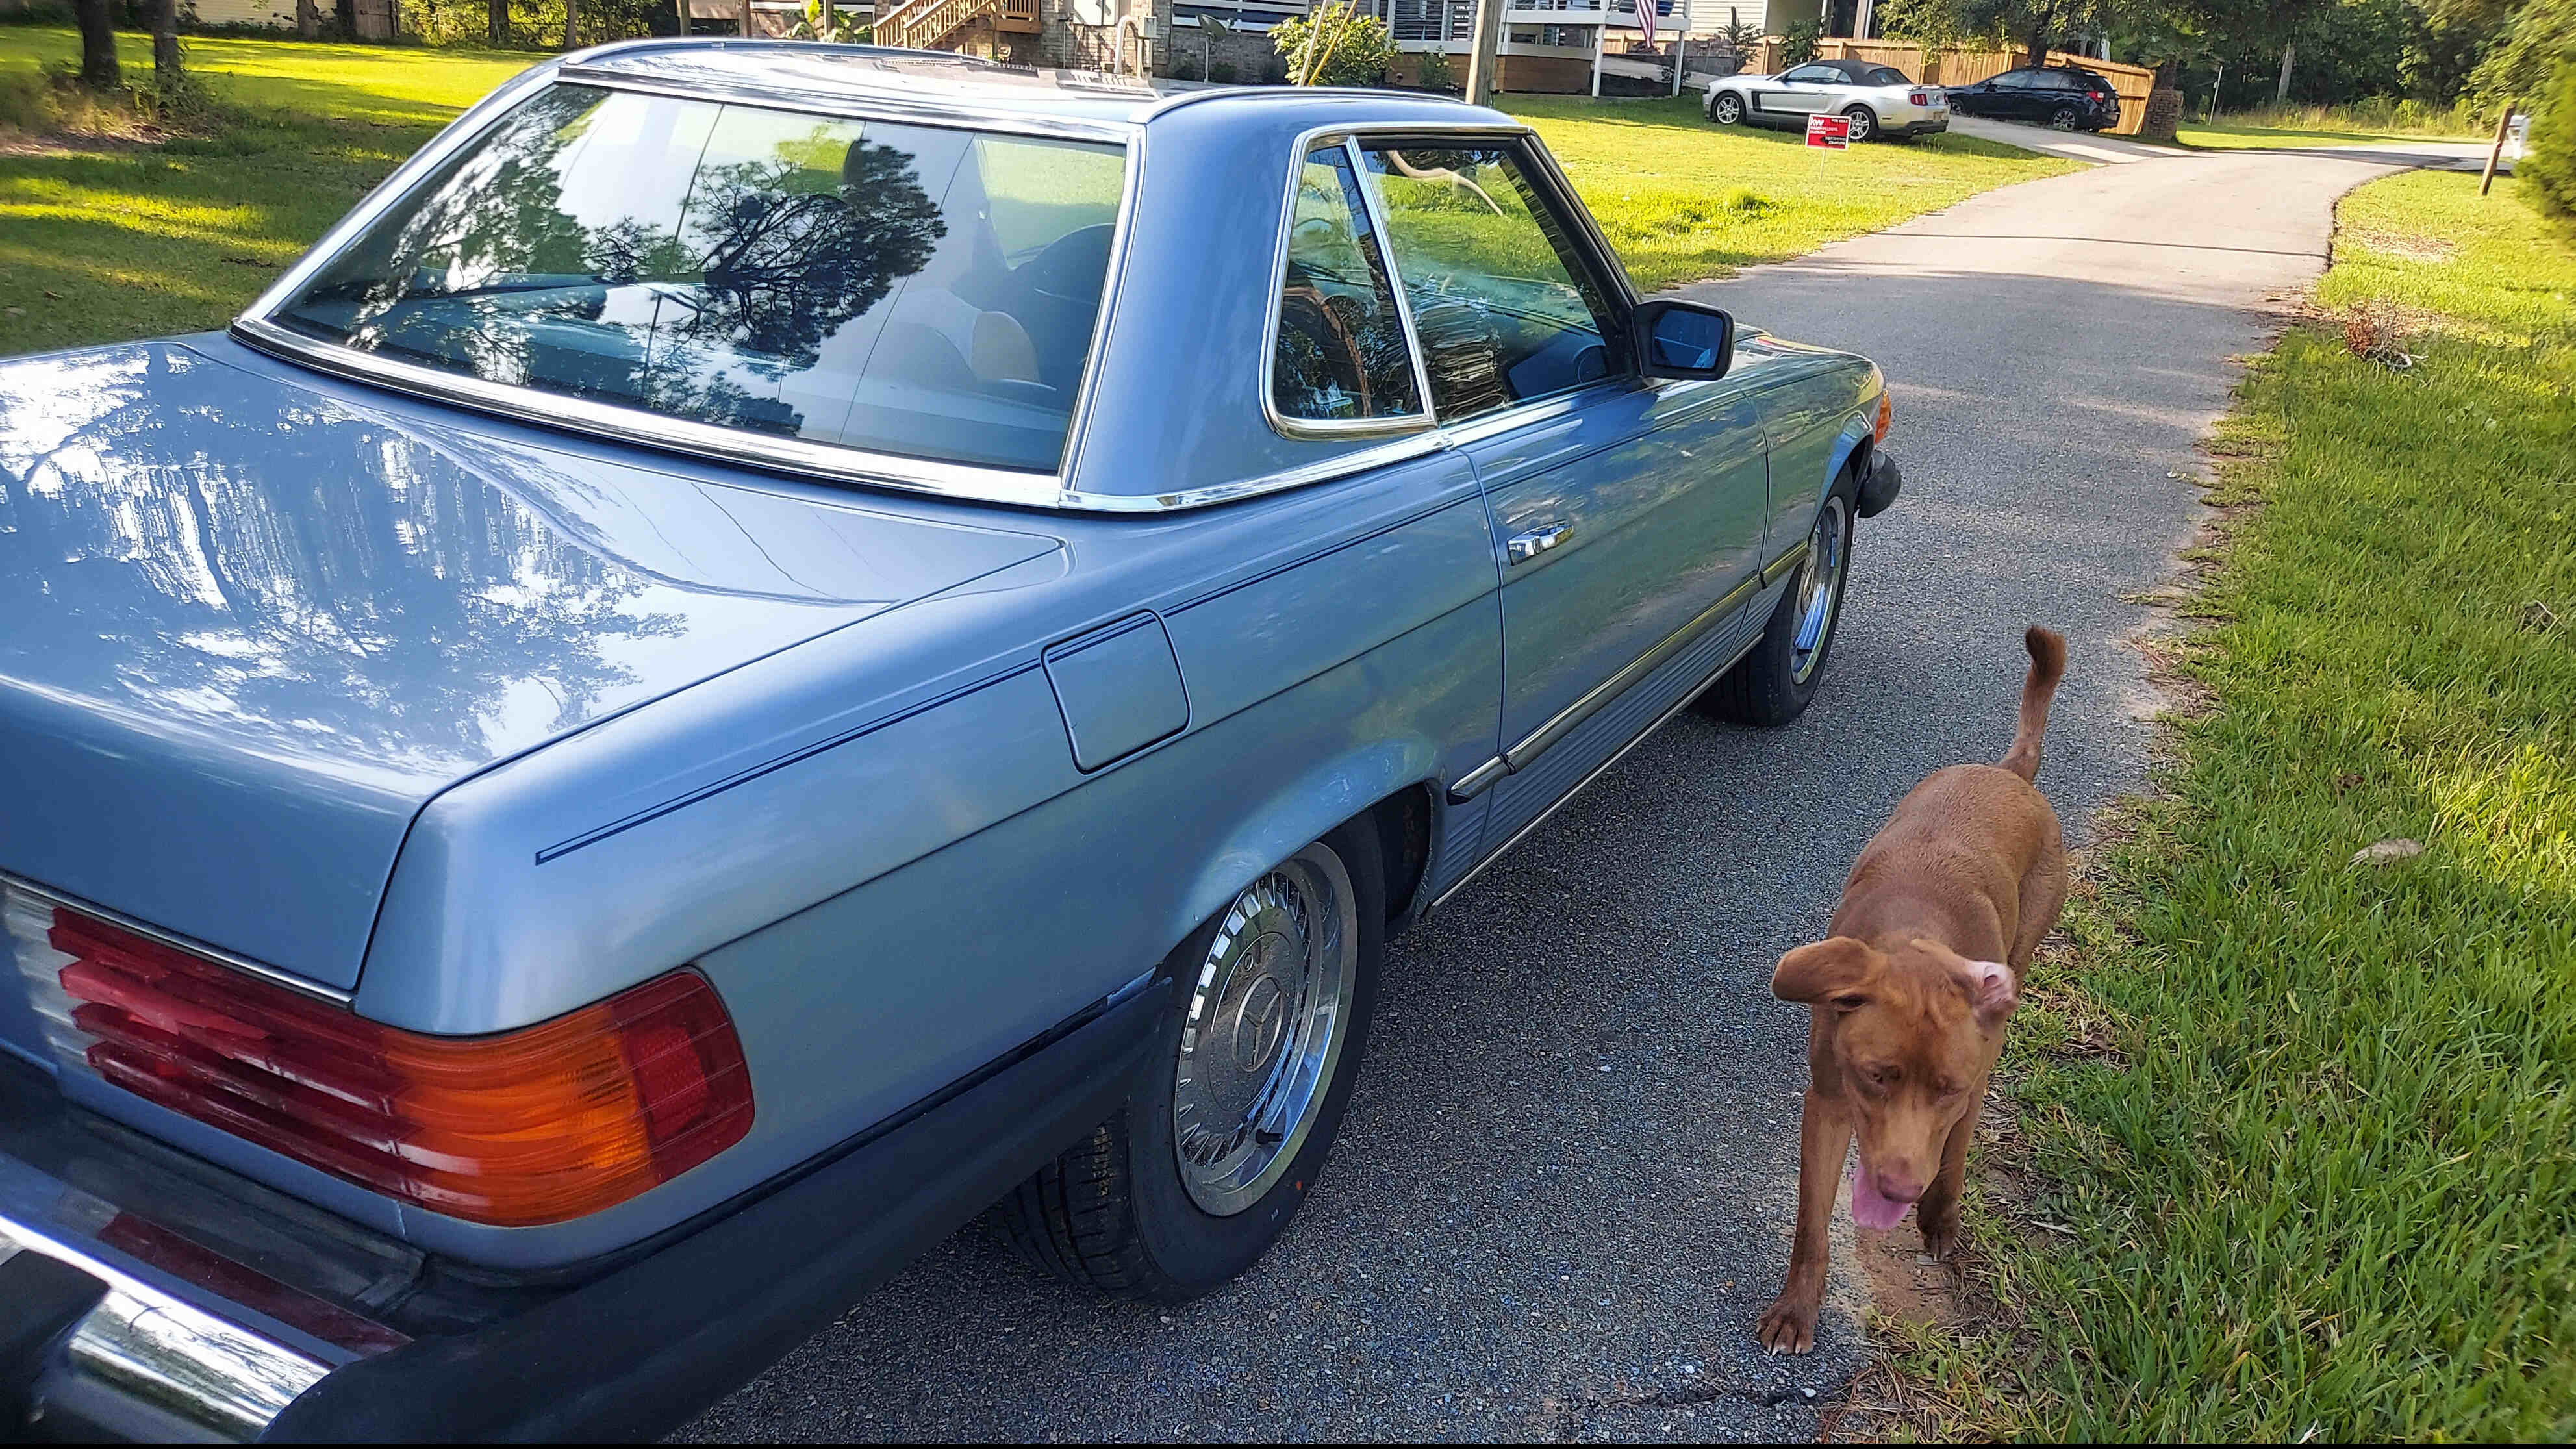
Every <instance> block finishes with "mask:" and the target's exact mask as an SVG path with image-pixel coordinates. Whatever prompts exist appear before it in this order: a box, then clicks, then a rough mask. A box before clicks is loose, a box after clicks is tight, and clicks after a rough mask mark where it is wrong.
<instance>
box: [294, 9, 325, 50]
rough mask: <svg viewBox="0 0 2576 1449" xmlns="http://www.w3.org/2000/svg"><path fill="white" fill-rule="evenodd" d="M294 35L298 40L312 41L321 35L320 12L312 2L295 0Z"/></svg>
mask: <svg viewBox="0 0 2576 1449" xmlns="http://www.w3.org/2000/svg"><path fill="white" fill-rule="evenodd" d="M295 34H296V38H297V39H299V40H312V39H315V38H317V37H318V36H320V35H321V34H322V10H321V7H320V6H317V5H315V4H314V3H313V0H295Z"/></svg>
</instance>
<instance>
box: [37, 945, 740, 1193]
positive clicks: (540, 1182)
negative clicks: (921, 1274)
mask: <svg viewBox="0 0 2576 1449" xmlns="http://www.w3.org/2000/svg"><path fill="white" fill-rule="evenodd" d="M46 941H47V943H48V944H50V945H51V946H52V948H53V949H54V950H55V951H58V952H60V953H62V954H63V955H65V956H69V957H71V958H72V959H71V961H70V962H69V964H67V965H64V966H62V967H61V968H60V979H61V982H62V988H63V992H64V994H65V995H66V996H67V997H69V998H70V1007H71V1013H70V1024H71V1026H72V1027H73V1028H74V1031H75V1032H76V1034H77V1037H78V1038H79V1039H85V1040H86V1043H87V1045H86V1048H85V1055H86V1056H87V1059H88V1062H89V1065H90V1066H91V1068H92V1069H94V1070H95V1071H97V1072H98V1074H99V1075H100V1076H101V1077H102V1078H104V1079H106V1080H107V1081H109V1082H111V1083H113V1084H115V1085H117V1086H119V1087H123V1088H125V1089H126V1090H128V1091H131V1092H133V1093H135V1094H137V1095H139V1096H143V1097H147V1098H149V1099H151V1100H152V1101H155V1102H158V1103H160V1104H161V1105H162V1106H165V1107H168V1108H170V1109H171V1110H172V1111H175V1112H181V1113H184V1114H186V1115H188V1116H190V1117H194V1118H196V1119H197V1120H198V1121H200V1122H206V1123H211V1124H212V1125H214V1126H216V1127H220V1128H222V1129H223V1130H225V1131H227V1132H230V1133H233V1134H234V1135H236V1136H239V1137H245V1138H248V1139H250V1140H251V1141H253V1142H256V1143H259V1144H260V1145H261V1146H263V1147H268V1148H272V1149H274V1150H276V1151H278V1152H281V1153H284V1154H286V1155H287V1156H289V1157H292V1158H294V1159H296V1160H297V1161H299V1162H304V1163H308V1164H310V1165H312V1166H314V1167H318V1168H320V1169H322V1170H323V1171H325V1172H328V1173H331V1174H333V1175H335V1176H338V1177H344V1178H347V1179H348V1180H350V1181H352V1182H356V1183H360V1184H363V1185H365V1186H367V1187H370V1188H373V1189H375V1190H376V1191H378V1192H381V1193H385V1194H388V1195H390V1196H393V1197H398V1198H401V1199H403V1200H405V1201H408V1202H414V1203H418V1204H420V1205H421V1206H423V1207H426V1208H429V1209H430V1210H432V1211H434V1212H440V1213H445V1214H447V1215H448V1216H450V1217H458V1218H465V1219H468V1220H470V1221H473V1222H478V1223H495V1224H503V1225H512V1226H516V1225H525V1224H531V1223H551V1222H561V1221H563V1220H564V1219H566V1218H575V1217H580V1216H581V1215H583V1214H585V1213H592V1212H597V1211H598V1210H599V1209H601V1208H604V1207H607V1206H609V1205H610V1204H612V1203H618V1202H623V1201H625V1200H626V1199H627V1198H630V1197H633V1196H635V1195H636V1194H637V1193H640V1192H642V1191H644V1190H645V1189H647V1188H649V1187H652V1186H654V1185H656V1184H658V1183H663V1182H668V1181H669V1180H671V1179H672V1178H674V1177H677V1176H679V1175H680V1174H681V1173H683V1172H686V1171H688V1170H689V1169H690V1168H692V1167H695V1166H697V1165H698V1164H699V1163H701V1162H704V1161H706V1160H707V1159H708V1158H710V1157H713V1156H714V1155H716V1154H717V1153H718V1152H721V1151H723V1150H724V1149H725V1148H727V1147H730V1146H732V1145H733V1144H734V1143H736V1142H739V1141H741V1140H742V1137H743V1134H744V1133H746V1132H748V1131H749V1130H751V1075H750V1073H749V1072H748V1071H747V1070H746V1069H745V1067H744V1065H743V1059H742V1044H741V1042H740V1041H739V1040H738V1039H737V1038H736V1037H735V1035H734V1030H733V1022H732V1020H731V1018H729V1017H727V1016H726V1015H725V1009H724V1004H723V1003H722V1002H721V1001H719V1000H717V998H716V993H715V990H714V988H712V987H710V986H708V985H707V983H706V980H705V979H704V978H703V977H701V976H699V975H698V974H697V973H696V972H694V971H674V972H672V973H670V974H669V975H667V976H661V977H657V978H655V979H654V980H651V981H648V982H646V983H644V984H643V985H641V986H638V987H635V988H634V989H632V990H629V991H625V992H621V993H619V994H618V995H616V996H612V997H610V998H609V999H608V1000H606V1001H602V1002H599V1003H596V1004H595V1005H591V1006H585V1007H583V1008H581V1009H580V1010H578V1011H575V1012H572V1013H570V1014H568V1015H564V1016H559V1017H556V1018H555V1019H554V1020H552V1021H549V1022H545V1023H542V1024H540V1025H537V1026H532V1027H527V1028H524V1029H522V1030H519V1031H511V1032H503V1033H501V1034H499V1035H497V1036H483V1037H434V1036H422V1035H419V1034H417V1033H413V1032H407V1031H398V1030H396V1029H394V1028H392V1027H388V1026H379V1025H377V1024H376V1023H374V1022H371V1021H366V1020H363V1019H361V1018H359V1017H357V1016H354V1015H352V1014H350V1013H349V1012H347V1011H345V1010H342V1009H340V1008H338V1007H335V1006H332V1005H328V1004H326V1003H323V1002H320V1001H315V1000H311V999H308V998H306V997H303V996H299V995H297V994H296V993H294V992H292V991H289V990H286V989H285V988H283V987H279V986H273V985H270V984H268V983H267V982H264V981H258V980H255V979H253V978H251V977H249V976H247V975H244V974H243V973H241V972H239V971H235V970H232V969H231V968H229V967H225V966H222V965H218V964H216V963H215V962H212V961H208V960H204V959H202V958H200V957H197V956H194V955H191V954H190V953H188V952H186V951H183V950H180V949H178V948H177V947H174V946H170V945H166V944H164V943H162V942H160V941H156V940H153V939H152V938H150V937H147V936H143V935H139V934H137V933H136V932H133V931H129V930H126V929H124V928H123V927H120V926H116V925H112V924H110V923H108V922H106V921H101V920H98V919H96V918H94V917H91V916H88V915H85V914H83V913H81V912H78V911H75V910H72V909H70V908H69V907H60V906H58V907H55V908H54V911H53V922H52V929H51V930H50V931H49V932H47V934H46ZM65 1044H66V1045H72V1044H73V1043H65Z"/></svg>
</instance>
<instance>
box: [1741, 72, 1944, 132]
mask: <svg viewBox="0 0 2576 1449" xmlns="http://www.w3.org/2000/svg"><path fill="white" fill-rule="evenodd" d="M1700 108H1701V109H1702V110H1703V111H1705V112H1706V113H1707V114H1708V118H1709V119H1710V120H1712V121H1715V122H1716V123H1718V124H1719V125H1721V126H1733V125H1737V124H1739V123H1746V122H1749V123H1751V124H1753V125H1756V126H1785V127H1789V128H1792V129H1795V130H1805V129H1806V126H1807V118H1808V117H1809V116H1813V115H1819V114H1822V115H1838V116H1841V117H1843V118H1844V119H1846V120H1848V121H1850V122H1851V138H1852V139H1853V140H1855V141H1869V140H1875V139H1877V138H1878V137H1880V136H1920V135H1924V134H1927V133H1929V132H1933V131H1946V130H1948V129H1950V98H1949V96H1948V95H1947V94H1946V93H1944V92H1943V91H1942V89H1941V88H1940V87H1939V86H1927V85H1917V84H1915V83H1914V82H1913V81H1910V80H1907V79H1906V78H1905V72H1903V71H1901V70H1898V69H1897V68H1896V67H1894V66H1892V65H1880V64H1878V63H1877V62H1875V61H1867V60H1811V61H1807V62H1806V63H1804V64H1802V65H1793V66H1791V67H1789V68H1788V69H1787V70H1784V71H1782V72H1780V73H1779V74H1778V75H1730V76H1722V77H1720V78H1718V79H1716V80H1713V81H1711V82H1709V85H1708V99H1707V100H1706V101H1705V102H1703V103H1702V105H1701V107H1700Z"/></svg>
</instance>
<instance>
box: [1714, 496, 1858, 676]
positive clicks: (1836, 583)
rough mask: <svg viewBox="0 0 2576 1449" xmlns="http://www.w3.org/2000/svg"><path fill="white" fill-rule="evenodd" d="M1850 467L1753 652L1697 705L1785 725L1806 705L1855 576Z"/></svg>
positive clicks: (1823, 510) (1809, 536)
mask: <svg viewBox="0 0 2576 1449" xmlns="http://www.w3.org/2000/svg"><path fill="white" fill-rule="evenodd" d="M1854 492H1855V487H1854V484H1853V481H1852V475H1851V474H1849V473H1845V474H1844V475H1843V476H1842V478H1841V479H1839V480H1838V481H1836V483H1835V484H1834V488H1833V491H1832V492H1830V493H1828V494H1826V495H1825V504H1824V507H1823V508H1821V509H1819V510H1817V512H1816V522H1815V526H1814V527H1813V528H1812V529H1810V530H1809V531H1808V534H1807V554H1806V557H1805V558H1804V559H1802V560H1801V561H1800V562H1799V564H1798V572H1797V574H1796V575H1795V576H1794V577H1793V578H1792V579H1791V581H1790V584H1789V589H1788V592H1787V593H1784V594H1782V595H1781V596H1780V603H1779V606H1778V607H1776V608H1774V609H1773V610H1772V611H1771V621H1770V623H1769V624H1767V625H1765V626H1764V627H1763V630H1762V637H1761V638H1760V639H1758V640H1756V641H1755V642H1754V645H1753V649H1752V652H1750V653H1748V654H1746V655H1745V656H1744V657H1743V658H1742V659H1739V660H1737V661H1736V663H1735V667H1734V668H1733V669H1730V670H1728V671H1727V672H1726V674H1725V676H1724V677H1723V678H1721V679H1719V680H1718V681H1717V683H1715V684H1712V685H1710V686H1709V687H1708V691H1707V692H1706V693H1704V694H1702V695H1701V696H1700V697H1699V707H1700V708H1701V709H1702V710H1704V711H1706V712H1707V713H1709V714H1713V715H1715V716H1717V717H1718V718H1719V719H1723V720H1728V721H1730V722H1732V723H1735V724H1749V725H1763V726H1771V725H1784V724H1787V723H1788V722H1789V721H1791V720H1793V719H1796V718H1797V717H1798V716H1799V715H1801V714H1804V713H1806V710H1807V704H1808V702H1809V701H1811V700H1813V699H1814V698H1815V697H1816V686H1817V685H1818V684H1820V683H1822V682H1823V680H1824V677H1825V655H1826V654H1827V652H1828V651H1830V650H1831V649H1832V648H1833V645H1834V629H1835V626H1837V625H1839V624H1840V623H1841V622H1842V612H1843V585H1844V583H1845V582H1846V581H1847V580H1849V579H1850V577H1851V543H1852V496H1853V493H1854Z"/></svg>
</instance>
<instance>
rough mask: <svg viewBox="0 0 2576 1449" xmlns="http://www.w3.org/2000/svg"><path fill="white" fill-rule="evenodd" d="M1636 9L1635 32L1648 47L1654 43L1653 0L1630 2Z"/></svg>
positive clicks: (1633, 0)
mask: <svg viewBox="0 0 2576 1449" xmlns="http://www.w3.org/2000/svg"><path fill="white" fill-rule="evenodd" d="M1632 3H1633V4H1635V6H1636V7H1637V30H1638V33H1639V34H1640V35H1642V36H1643V37H1644V38H1645V42H1646V43H1647V44H1648V45H1652V44H1654V43H1655V0H1632Z"/></svg>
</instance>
